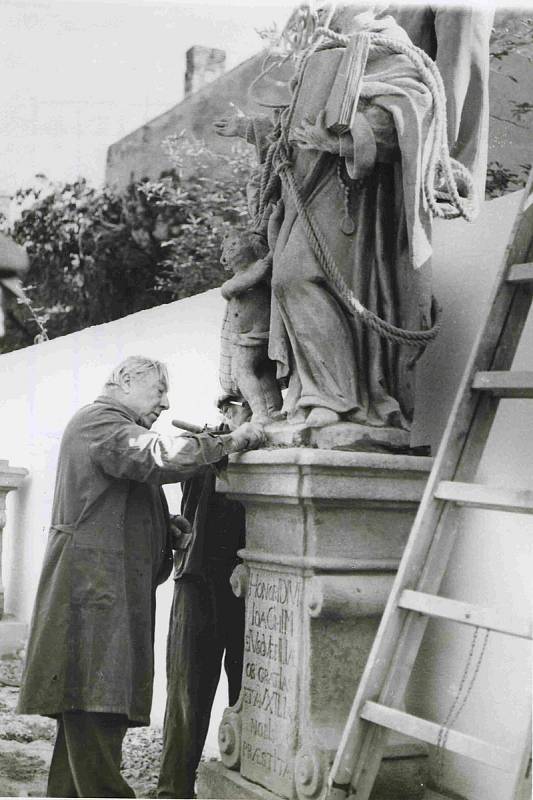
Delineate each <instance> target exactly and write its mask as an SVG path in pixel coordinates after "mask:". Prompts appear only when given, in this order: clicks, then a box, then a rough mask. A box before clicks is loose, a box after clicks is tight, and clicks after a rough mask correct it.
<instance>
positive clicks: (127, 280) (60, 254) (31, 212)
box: [0, 137, 251, 352]
mask: <svg viewBox="0 0 533 800" xmlns="http://www.w3.org/2000/svg"><path fill="white" fill-rule="evenodd" d="M166 148H167V151H168V153H169V155H170V157H171V159H172V161H173V162H174V164H175V170H174V171H173V172H172V174H170V175H167V176H166V177H163V178H161V179H160V180H159V181H142V182H139V183H136V184H132V185H131V186H129V187H128V189H127V191H126V192H125V194H123V195H121V194H119V193H117V192H116V191H114V190H113V189H111V188H110V187H105V188H103V189H95V188H93V187H90V186H89V185H88V184H87V182H86V181H85V180H83V179H80V180H78V181H75V182H74V183H70V184H63V185H58V186H53V187H51V188H50V189H48V190H33V189H29V190H22V191H20V192H18V194H17V200H18V202H19V204H20V206H21V208H23V209H24V210H22V213H21V216H20V218H19V219H18V220H17V222H15V223H14V225H13V226H12V229H11V230H9V231H8V232H9V233H10V234H11V235H12V236H13V238H14V239H15V240H16V241H17V242H19V243H20V244H24V245H25V247H26V248H27V251H28V254H29V256H30V262H31V267H30V270H29V274H28V275H27V278H26V284H27V286H26V295H27V296H28V297H29V299H28V302H19V304H16V303H13V302H12V303H10V304H9V305H8V309H7V318H6V337H5V338H4V339H3V340H2V341H0V347H1V349H2V351H4V352H6V351H8V350H13V349H17V348H18V347H24V346H26V345H28V344H32V343H33V341H34V340H35V337H36V335H38V336H39V337H40V340H42V338H43V335H44V336H46V334H48V336H49V337H50V338H54V337H55V336H60V335H63V334H66V333H71V332H72V331H76V330H81V329H82V328H85V327H87V326H89V325H96V324H99V323H102V322H108V321H110V320H113V319H117V318H119V317H122V316H125V315H126V314H131V313H133V312H135V311H139V310H141V309H144V308H150V307H151V306H155V305H159V304H161V303H164V302H169V301H172V300H175V299H179V298H182V297H188V296H189V295H192V294H196V293H198V292H202V291H205V290H206V289H210V288H212V287H214V286H218V285H220V284H221V283H222V282H223V280H224V277H223V269H222V266H221V265H220V263H219V258H220V242H221V237H222V235H223V234H224V232H225V231H226V230H227V229H228V228H229V227H230V226H232V225H235V224H243V222H245V218H246V214H247V210H246V197H245V186H246V180H247V176H248V174H249V167H250V164H251V149H250V148H248V147H246V146H245V145H243V146H242V147H241V148H236V149H235V150H234V151H233V152H232V153H231V154H230V155H229V156H215V155H213V154H212V153H209V152H208V151H207V150H206V148H205V147H203V145H201V144H197V143H196V144H195V143H191V142H188V141H187V140H185V139H184V138H183V137H174V138H173V139H171V140H168V141H167V143H166Z"/></svg>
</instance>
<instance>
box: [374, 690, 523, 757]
mask: <svg viewBox="0 0 533 800" xmlns="http://www.w3.org/2000/svg"><path fill="white" fill-rule="evenodd" d="M361 717H362V719H366V720H367V721H368V722H373V723H374V724H375V725H380V726H381V727H383V728H388V729H389V730H391V731H397V732H398V733H403V734H404V735H405V736H412V737H413V738H414V739H420V740H421V741H423V742H427V743H428V744H432V745H438V744H439V741H440V739H441V738H442V734H441V731H442V726H441V725H438V724H437V723H435V722H429V721H428V720H425V719H421V718H420V717H415V716H413V715H412V714H407V713H406V712H405V711H399V710H398V709H396V708H388V707H387V706H382V705H380V704H379V703H373V702H372V701H371V700H368V701H367V702H366V703H365V704H364V706H363V708H362V711H361ZM446 750H450V751H451V752H452V753H459V754H460V755H462V756H465V757H466V758H471V759H473V760H474V761H481V762H482V763H483V764H488V765H489V766H491V767H496V768H497V769H501V770H504V772H512V771H513V769H514V768H515V767H516V761H517V756H516V754H515V753H513V752H512V751H511V750H506V749H505V748H503V747H499V746H498V745H495V744H490V743H489V742H484V741H483V740H482V739H476V738H475V737H474V736H469V735H468V734H466V733H460V732H459V731H455V730H451V729H450V730H448V733H447V738H446Z"/></svg>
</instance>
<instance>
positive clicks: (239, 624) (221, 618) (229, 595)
mask: <svg viewBox="0 0 533 800" xmlns="http://www.w3.org/2000/svg"><path fill="white" fill-rule="evenodd" d="M230 574H231V569H229V568H228V566H227V565H224V566H222V567H221V568H220V569H212V570H211V572H210V574H208V575H207V576H206V577H201V578H200V577H195V576H188V575H186V576H183V577H182V578H179V579H178V580H177V581H176V583H175V589H174V600H173V603H172V611H171V616H170V628H169V635H168V644H167V705H166V710H165V723H164V729H163V754H162V758H161V772H160V775H159V785H158V791H157V796H158V797H177V798H191V797H194V782H195V777H196V769H197V767H198V764H199V762H200V758H201V755H202V750H203V748H204V743H205V738H206V736H207V731H208V728H209V717H210V715H211V707H212V705H213V700H214V697H215V692H216V689H217V685H218V681H219V678H220V670H221V664H222V658H223V655H224V652H225V655H224V668H225V670H226V674H227V676H228V684H229V704H230V705H233V704H234V703H236V702H237V699H238V697H239V692H240V690H241V679H242V660H243V638H244V601H243V600H241V599H239V598H237V597H235V595H234V594H233V592H232V590H231V586H230V584H229V576H230Z"/></svg>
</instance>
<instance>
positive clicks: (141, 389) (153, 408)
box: [124, 369, 169, 428]
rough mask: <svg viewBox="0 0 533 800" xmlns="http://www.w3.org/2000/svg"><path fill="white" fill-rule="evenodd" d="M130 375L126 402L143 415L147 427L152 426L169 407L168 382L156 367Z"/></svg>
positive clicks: (126, 387)
mask: <svg viewBox="0 0 533 800" xmlns="http://www.w3.org/2000/svg"><path fill="white" fill-rule="evenodd" d="M128 377H129V381H127V383H126V385H125V386H124V391H126V393H127V400H126V404H127V405H128V406H129V408H131V409H132V411H135V412H136V413H137V414H138V415H139V416H140V417H142V420H143V422H144V424H145V425H146V427H147V428H151V427H152V425H153V424H154V422H155V421H156V419H157V418H158V417H159V415H160V414H161V412H162V411H165V410H166V409H167V408H168V407H169V405H168V395H167V392H168V386H167V383H166V381H165V380H164V379H163V378H159V376H158V374H157V371H156V370H155V369H151V370H148V372H143V373H141V374H140V375H131V376H128Z"/></svg>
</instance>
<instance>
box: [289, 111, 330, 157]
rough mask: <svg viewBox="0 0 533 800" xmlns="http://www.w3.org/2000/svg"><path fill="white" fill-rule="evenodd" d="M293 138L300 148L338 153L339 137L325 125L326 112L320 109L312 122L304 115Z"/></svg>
mask: <svg viewBox="0 0 533 800" xmlns="http://www.w3.org/2000/svg"><path fill="white" fill-rule="evenodd" d="M293 139H294V141H295V142H296V144H297V145H298V147H300V148H301V149H302V150H321V151H324V152H326V153H336V154H338V153H339V150H340V141H339V137H338V136H337V135H336V134H335V133H332V132H331V131H329V130H328V129H327V127H326V112H325V111H321V112H320V113H319V115H318V117H317V118H316V120H315V121H314V122H313V120H312V119H310V118H309V117H306V118H305V119H304V120H302V124H301V125H300V127H299V128H296V130H295V131H294V134H293Z"/></svg>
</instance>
